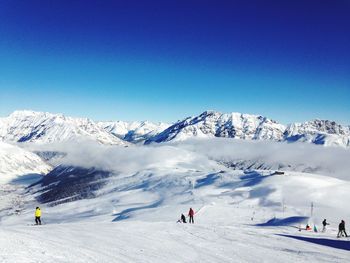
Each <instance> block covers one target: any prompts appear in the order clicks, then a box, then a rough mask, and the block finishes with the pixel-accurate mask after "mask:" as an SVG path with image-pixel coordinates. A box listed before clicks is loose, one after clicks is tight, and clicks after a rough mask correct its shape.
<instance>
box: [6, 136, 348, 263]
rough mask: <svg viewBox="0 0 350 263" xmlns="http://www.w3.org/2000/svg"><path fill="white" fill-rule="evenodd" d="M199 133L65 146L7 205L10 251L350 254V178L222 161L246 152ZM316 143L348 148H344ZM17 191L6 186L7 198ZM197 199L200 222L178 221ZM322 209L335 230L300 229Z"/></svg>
mask: <svg viewBox="0 0 350 263" xmlns="http://www.w3.org/2000/svg"><path fill="white" fill-rule="evenodd" d="M216 140H220V141H222V143H221V144H220V143H219V142H218V141H216ZM225 140H226V142H225ZM198 141H200V143H201V144H202V145H203V146H202V147H200V145H199V144H198V143H192V146H191V147H190V146H189V145H188V144H189V143H190V141H189V140H187V141H186V144H185V145H182V146H181V144H180V143H179V144H174V145H166V144H156V145H154V146H153V145H152V146H135V147H120V146H106V145H100V144H96V145H88V144H84V145H82V146H81V147H75V146H74V147H71V148H67V149H68V150H67V152H66V155H64V156H63V157H62V165H61V166H60V167H57V168H56V169H54V170H53V171H52V172H51V173H49V174H48V175H47V176H45V177H44V178H43V179H42V180H41V181H40V182H38V183H37V184H35V185H33V186H31V187H30V188H29V189H28V188H26V189H24V190H23V193H22V195H17V197H16V198H17V199H18V198H22V199H21V200H20V201H21V203H22V204H23V205H22V206H21V212H20V214H16V213H11V214H8V213H5V212H4V211H8V208H6V207H0V219H1V221H0V224H1V227H0V261H1V262H49V263H50V262H164V261H167V262H237V261H238V262H330V261H336V262H347V260H348V258H349V250H350V247H349V241H348V239H345V238H340V239H337V238H336V234H337V232H336V229H337V224H338V223H339V220H341V219H345V221H349V220H348V219H347V218H348V216H349V213H350V210H349V207H348V205H347V200H349V198H350V193H349V191H348V189H349V188H350V178H349V177H347V178H346V177H344V178H343V179H339V178H334V177H332V176H330V175H327V174H325V175H319V174H309V173H300V172H286V173H285V174H276V173H275V172H274V171H268V170H266V171H259V170H258V171H254V170H251V171H240V170H233V169H230V168H228V167H225V166H223V165H221V164H220V163H218V162H217V161H216V160H215V159H217V157H219V156H220V154H222V155H221V158H219V159H225V158H226V159H227V158H229V157H230V156H231V155H232V151H237V152H238V153H239V152H240V150H241V149H240V148H239V147H229V146H232V145H229V143H228V142H230V141H234V140H231V139H223V138H214V139H212V140H211V142H215V141H216V142H215V144H216V145H217V148H213V147H212V146H211V145H210V144H209V145H207V144H204V143H203V140H198ZM240 142H241V141H240ZM248 142H249V143H251V144H252V145H253V146H256V147H257V148H256V149H260V148H262V147H261V144H256V143H257V142H256V141H247V142H246V143H248ZM259 143H261V142H259ZM265 143H266V142H265ZM269 143H271V142H269ZM225 144H227V145H228V147H227V148H224V147H222V146H223V145H225ZM276 145H285V147H287V149H289V147H292V146H291V145H289V144H279V143H276ZM308 146H309V147H311V146H312V145H308ZM219 148H221V149H219ZM265 148H266V147H265ZM273 148H274V149H276V148H275V144H273ZM316 148H317V149H316ZM318 148H319V147H316V146H313V148H312V149H316V151H325V153H326V156H328V155H329V156H331V155H332V154H334V151H335V150H337V151H338V150H339V151H340V150H341V151H342V154H338V155H339V156H338V158H339V159H341V158H343V157H344V156H345V157H346V156H347V151H346V149H341V148H336V149H332V148H321V149H318ZM227 149H230V152H228V151H227ZM277 149H278V150H279V149H280V148H277ZM259 151H260V152H258V153H257V155H261V154H262V152H261V149H260V150H259ZM96 153H98V154H96ZM242 154H243V155H247V153H245V152H242ZM277 154H278V153H277ZM306 154H308V155H310V152H309V151H307V153H306ZM342 155H344V156H342ZM232 157H235V155H233V156H232ZM292 157H293V155H289V158H292ZM318 157H319V156H317V158H318ZM303 158H304V156H302V157H301V159H303ZM329 159H331V158H329ZM331 160H332V159H331ZM298 161H299V160H294V161H293V162H296V163H297V162H298ZM334 165H337V163H335V164H334ZM326 173H327V172H326ZM335 173H337V170H335ZM19 190H20V189H17V193H18V191H19ZM7 196H8V195H5V196H3V192H1V191H0V198H1V200H3V199H4V198H7ZM34 198H35V199H34ZM39 202H40V204H39ZM311 203H313V204H314V207H313V208H314V209H313V212H312V216H311V212H310V204H311ZM38 204H39V205H40V207H41V208H42V211H43V216H42V219H43V222H44V225H43V226H40V227H34V226H31V225H28V224H30V223H31V222H32V221H33V211H34V208H35V207H36V206H37V205H38ZM0 205H1V203H0ZM7 205H8V206H10V205H11V204H10V203H7ZM190 207H192V208H194V210H195V211H196V214H195V224H194V225H189V224H180V223H176V221H177V220H178V219H179V217H180V215H181V213H184V214H185V215H187V211H188V209H189V208H190ZM323 218H327V219H328V221H329V222H330V224H331V225H330V226H329V228H328V230H327V231H326V232H325V233H314V232H307V231H304V230H302V231H299V226H303V227H304V226H305V224H306V223H309V224H311V225H312V226H314V225H316V226H317V227H320V222H321V221H322V220H323ZM33 251H35V252H36V253H35V255H40V256H37V257H35V256H34V257H33Z"/></svg>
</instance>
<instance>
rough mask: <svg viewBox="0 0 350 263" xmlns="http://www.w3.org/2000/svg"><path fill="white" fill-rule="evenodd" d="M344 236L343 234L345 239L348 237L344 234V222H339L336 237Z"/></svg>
mask: <svg viewBox="0 0 350 263" xmlns="http://www.w3.org/2000/svg"><path fill="white" fill-rule="evenodd" d="M344 234H345V236H346V237H348V235H347V234H346V232H345V221H344V220H342V221H341V222H340V224H339V232H338V235H337V237H341V236H344Z"/></svg>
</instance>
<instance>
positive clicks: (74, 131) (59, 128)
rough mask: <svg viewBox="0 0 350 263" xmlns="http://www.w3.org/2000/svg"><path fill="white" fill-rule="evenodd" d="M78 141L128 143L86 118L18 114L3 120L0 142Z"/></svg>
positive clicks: (49, 114)
mask: <svg viewBox="0 0 350 263" xmlns="http://www.w3.org/2000/svg"><path fill="white" fill-rule="evenodd" d="M78 139H90V140H95V141H98V142H100V143H104V144H120V145H123V144H126V143H125V142H124V141H122V140H120V139H119V138H116V137H115V136H113V135H111V134H109V133H108V132H106V131H105V130H104V129H102V128H101V127H99V126H98V125H97V123H95V122H94V121H92V120H89V119H87V118H72V117H66V116H64V115H62V114H51V113H45V112H34V111H15V112H13V113H12V114H11V115H10V116H8V117H6V118H1V119H0V140H3V141H8V142H35V143H52V142H61V141H67V140H78Z"/></svg>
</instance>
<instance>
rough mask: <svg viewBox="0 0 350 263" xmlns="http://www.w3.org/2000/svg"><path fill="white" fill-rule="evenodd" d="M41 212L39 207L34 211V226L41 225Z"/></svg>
mask: <svg viewBox="0 0 350 263" xmlns="http://www.w3.org/2000/svg"><path fill="white" fill-rule="evenodd" d="M40 217H41V210H40V208H39V207H37V208H36V209H35V224H36V225H41V219H40Z"/></svg>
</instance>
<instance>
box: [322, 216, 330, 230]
mask: <svg viewBox="0 0 350 263" xmlns="http://www.w3.org/2000/svg"><path fill="white" fill-rule="evenodd" d="M322 225H323V228H322V232H326V226H327V225H329V223H327V220H326V219H324V220H323V221H322Z"/></svg>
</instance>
